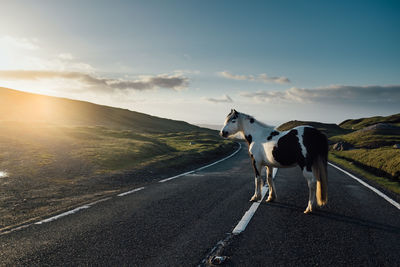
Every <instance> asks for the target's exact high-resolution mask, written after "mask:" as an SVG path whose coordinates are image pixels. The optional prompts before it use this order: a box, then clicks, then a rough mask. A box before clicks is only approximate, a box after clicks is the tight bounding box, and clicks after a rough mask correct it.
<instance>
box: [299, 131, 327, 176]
mask: <svg viewBox="0 0 400 267" xmlns="http://www.w3.org/2000/svg"><path fill="white" fill-rule="evenodd" d="M303 144H304V146H305V147H306V149H307V155H306V159H305V164H306V169H307V171H312V168H311V167H312V165H313V162H314V161H315V159H316V158H318V157H322V159H323V160H324V161H325V162H326V161H327V160H328V138H327V137H326V135H325V134H323V133H321V132H320V131H318V130H317V129H315V128H311V127H306V128H304V134H303Z"/></svg>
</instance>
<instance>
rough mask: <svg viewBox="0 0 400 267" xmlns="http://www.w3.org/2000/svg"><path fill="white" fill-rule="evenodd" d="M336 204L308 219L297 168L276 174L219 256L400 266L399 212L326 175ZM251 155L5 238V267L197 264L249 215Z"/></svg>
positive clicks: (336, 174)
mask: <svg viewBox="0 0 400 267" xmlns="http://www.w3.org/2000/svg"><path fill="white" fill-rule="evenodd" d="M328 173H329V203H328V206H327V207H325V208H324V209H323V210H320V211H318V212H316V213H315V214H313V215H305V214H303V210H304V209H305V207H306V204H307V194H308V189H307V186H306V182H305V179H304V178H303V177H302V176H301V172H300V171H299V169H297V168H293V169H280V170H279V171H278V173H277V175H276V178H275V182H276V186H277V193H278V200H277V202H275V203H272V204H270V203H266V202H262V203H261V204H260V206H259V208H258V210H257V211H256V213H255V215H254V216H253V218H252V220H251V221H250V223H249V224H248V226H247V228H246V229H245V231H244V232H242V233H241V234H239V235H236V236H233V237H232V238H231V239H230V241H229V244H227V246H226V247H224V249H223V250H221V252H222V253H223V254H224V256H228V257H229V258H228V260H227V261H226V263H225V264H226V265H227V266H270V265H278V266H288V265H289V266H290V265H301V266H303V265H307V266H310V265H323V266H328V265H332V266H340V265H347V266H348V265H363V266H368V265H371V266H376V265H387V266H396V265H400V260H399V251H400V210H399V209H397V208H396V207H394V206H393V205H391V204H390V203H388V202H387V201H386V200H384V199H382V198H381V197H379V196H378V195H376V194H375V193H374V192H372V191H371V190H369V189H367V188H366V187H364V186H362V185H361V184H359V183H358V182H356V181H354V180H353V179H351V178H349V177H348V176H346V175H345V174H343V173H342V172H340V171H338V170H336V169H334V168H332V167H329V170H328ZM253 192H254V175H253V170H252V168H251V163H250V159H249V157H248V154H247V151H246V149H245V148H243V149H242V150H241V151H240V152H239V153H238V154H236V155H235V156H233V157H232V158H229V159H227V160H225V161H223V162H221V163H218V164H216V165H214V166H211V167H209V168H207V169H204V170H201V171H198V172H195V173H192V174H189V175H186V176H182V177H179V178H177V179H173V180H170V181H167V182H165V183H157V182H156V183H152V184H148V185H146V186H145V188H144V189H142V190H139V191H135V192H132V193H131V194H127V195H124V196H114V197H112V198H111V199H107V200H105V201H103V202H99V203H97V204H95V205H92V206H90V207H86V208H83V209H80V210H78V211H77V212H76V213H74V214H71V215H69V216H65V217H61V218H58V219H56V220H52V221H50V222H44V223H41V224H33V225H30V226H29V227H27V228H24V229H21V230H18V231H13V232H11V233H7V234H2V235H0V265H3V266H17V265H18V266H33V265H35V266H38V265H39V266H40V265H52V266H55V265H63V266H80V265H102V266H104V265H106V266H110V265H112V266H121V265H125V266H126V265H130V266H196V265H198V264H200V263H201V262H202V260H203V259H204V258H205V257H206V255H208V253H209V252H210V250H211V249H212V248H213V247H214V246H215V245H216V244H217V243H218V241H220V240H221V239H224V238H225V237H226V236H227V233H231V232H232V230H233V229H234V227H235V226H236V224H237V223H238V222H239V221H240V219H241V218H242V216H243V214H244V213H245V212H246V211H247V210H248V209H249V207H250V206H251V203H249V199H250V197H251V196H252V194H253Z"/></svg>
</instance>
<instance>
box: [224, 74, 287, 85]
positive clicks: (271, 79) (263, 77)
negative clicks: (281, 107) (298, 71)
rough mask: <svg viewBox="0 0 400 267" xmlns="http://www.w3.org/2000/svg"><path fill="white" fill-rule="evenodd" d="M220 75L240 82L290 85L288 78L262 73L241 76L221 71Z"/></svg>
mask: <svg viewBox="0 0 400 267" xmlns="http://www.w3.org/2000/svg"><path fill="white" fill-rule="evenodd" d="M218 74H219V75H220V76H222V77H224V78H227V79H231V80H239V81H246V80H247V81H256V82H264V83H280V84H284V83H290V80H289V79H288V78H286V77H283V76H281V77H277V76H268V75H267V74H266V73H261V74H258V75H240V74H233V73H231V72H229V71H221V72H218Z"/></svg>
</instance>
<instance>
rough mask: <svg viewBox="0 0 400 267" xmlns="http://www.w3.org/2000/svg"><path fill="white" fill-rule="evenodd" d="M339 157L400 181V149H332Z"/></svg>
mask: <svg viewBox="0 0 400 267" xmlns="http://www.w3.org/2000/svg"><path fill="white" fill-rule="evenodd" d="M332 153H333V154H334V155H336V156H337V157H340V158H343V159H345V160H347V161H350V162H353V163H355V164H357V165H359V166H362V167H363V168H364V169H366V170H368V171H370V172H372V173H375V174H377V175H380V176H384V177H387V178H390V179H394V180H398V181H399V182H400V149H395V148H392V147H381V148H377V149H356V150H348V151H332Z"/></svg>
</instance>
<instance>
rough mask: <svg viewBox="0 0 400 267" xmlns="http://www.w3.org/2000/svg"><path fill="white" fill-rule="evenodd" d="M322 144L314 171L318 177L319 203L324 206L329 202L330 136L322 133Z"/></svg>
mask: <svg viewBox="0 0 400 267" xmlns="http://www.w3.org/2000/svg"><path fill="white" fill-rule="evenodd" d="M319 139H320V146H319V147H318V150H317V151H318V152H317V153H316V156H315V158H314V160H313V164H312V171H313V174H314V176H315V178H316V179H317V192H316V198H317V204H318V206H323V205H325V204H326V203H327V202H328V166H327V164H328V138H327V137H326V135H325V134H322V133H321V134H320V136H319Z"/></svg>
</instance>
